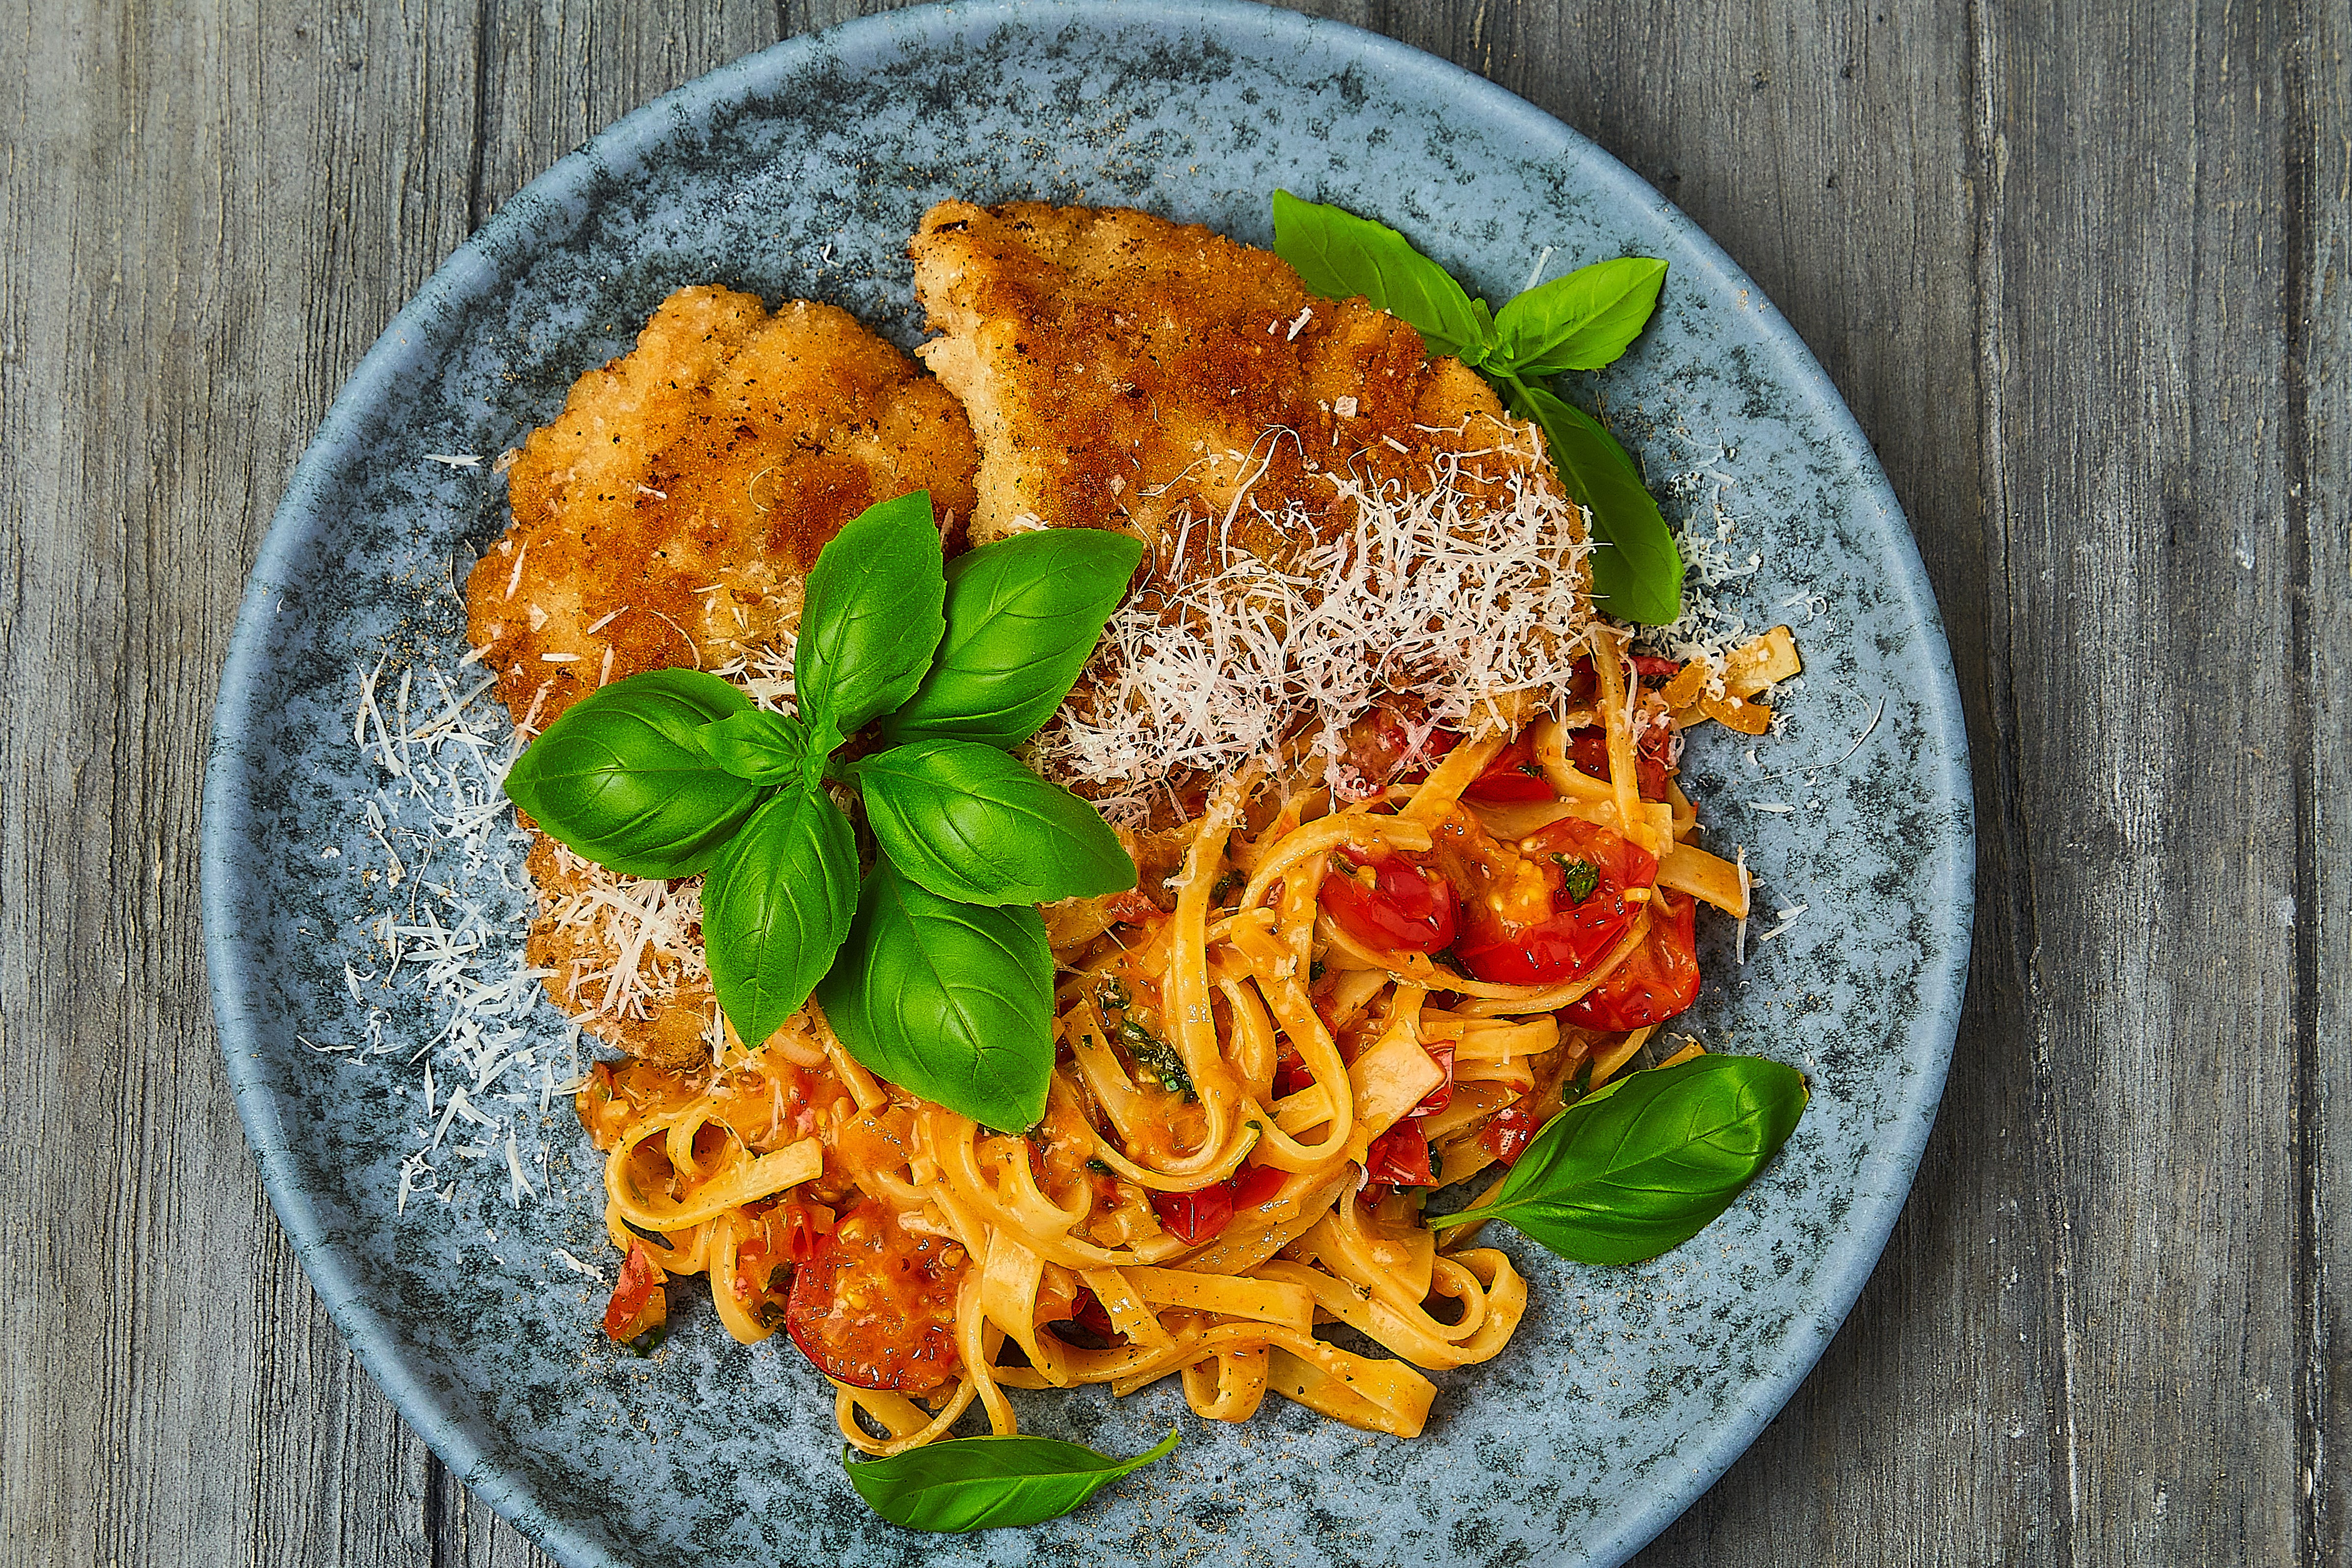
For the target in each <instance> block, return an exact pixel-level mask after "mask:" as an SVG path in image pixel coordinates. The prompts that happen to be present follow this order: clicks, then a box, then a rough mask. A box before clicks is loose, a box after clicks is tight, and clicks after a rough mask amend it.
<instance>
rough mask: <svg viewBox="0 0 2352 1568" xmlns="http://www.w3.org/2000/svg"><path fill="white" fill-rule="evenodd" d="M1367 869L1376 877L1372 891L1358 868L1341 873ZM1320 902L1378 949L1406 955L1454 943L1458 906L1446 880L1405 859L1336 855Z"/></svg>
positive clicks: (1353, 933) (1357, 936)
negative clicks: (1362, 858) (1343, 868)
mask: <svg viewBox="0 0 2352 1568" xmlns="http://www.w3.org/2000/svg"><path fill="white" fill-rule="evenodd" d="M1367 865H1369V866H1370V868H1371V873H1372V885H1371V886H1370V887H1369V888H1367V887H1366V886H1364V884H1363V883H1362V882H1361V881H1360V880H1359V877H1360V870H1359V871H1356V872H1355V873H1354V874H1343V873H1342V871H1341V869H1340V868H1341V867H1352V868H1361V867H1364V866H1367ZM1319 899H1320V901H1321V903H1322V905H1323V907H1324V909H1326V910H1328V911H1329V912H1330V915H1331V918H1332V919H1333V920H1335V921H1339V928H1340V929H1341V930H1342V931H1346V932H1347V933H1348V934H1349V936H1351V937H1354V938H1355V939H1356V940H1357V941H1358V942H1362V943H1363V944H1364V945H1365V946H1367V947H1370V948H1372V949H1375V950H1377V951H1381V952H1391V951H1393V952H1440V951H1442V950H1443V949H1444V948H1445V947H1447V946H1449V945H1451V944H1452V942H1453V941H1454V913H1455V910H1456V908H1457V906H1458V904H1459V902H1460V900H1457V899H1456V898H1455V897H1454V889H1453V888H1452V887H1451V886H1450V885H1449V884H1448V883H1447V882H1446V880H1445V879H1444V878H1443V877H1441V876H1439V875H1438V874H1437V873H1436V872H1434V871H1431V870H1428V869H1425V868H1423V867H1420V866H1416V865H1414V864H1413V863H1412V861H1411V860H1409V859H1407V858H1405V857H1403V856H1402V855H1383V856H1381V857H1380V858H1378V859H1375V860H1370V861H1364V860H1359V859H1357V858H1355V857H1353V856H1351V855H1347V854H1342V855H1340V856H1339V857H1337V858H1336V863H1335V864H1334V865H1333V867H1332V868H1331V870H1330V872H1329V874H1328V875H1327V876H1325V878H1324V879H1323V890H1322V892H1321V894H1320V895H1319Z"/></svg>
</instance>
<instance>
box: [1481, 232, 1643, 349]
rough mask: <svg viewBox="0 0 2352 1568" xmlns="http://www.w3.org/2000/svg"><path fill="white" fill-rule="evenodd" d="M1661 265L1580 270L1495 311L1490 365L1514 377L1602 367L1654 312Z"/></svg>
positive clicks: (1629, 259) (1620, 262) (1626, 263)
mask: <svg viewBox="0 0 2352 1568" xmlns="http://www.w3.org/2000/svg"><path fill="white" fill-rule="evenodd" d="M1665 281H1666V264H1665V263H1664V262H1663V261H1658V260H1654V259H1653V258H1649V257H1646V256H1626V257H1620V258H1617V259H1616V260H1614V261H1596V262H1594V263H1593V264H1592V265H1591V266H1590V267H1580V268H1577V269H1576V270H1575V271H1573V272H1571V273H1570V274H1569V275H1568V276H1567V277H1565V278H1555V279H1552V280H1551V281H1550V282H1549V283H1546V284H1543V285H1542V286H1540V287H1539V288H1535V289H1528V291H1527V292H1526V293H1524V294H1515V295H1513V296H1512V297H1511V298H1510V299H1508V300H1505V301H1504V303H1503V308H1502V309H1501V310H1497V311H1496V312H1495V333H1496V337H1498V338H1499V339H1500V340H1501V342H1502V347H1501V348H1500V349H1499V350H1497V351H1496V354H1495V357H1494V361H1493V368H1495V369H1496V370H1504V371H1508V372H1509V373H1510V374H1513V375H1525V376H1534V375H1557V374H1559V373H1560V372H1561V371H1564V370H1599V369H1600V368H1601V366H1602V365H1604V364H1607V363H1611V362H1612V361H1613V360H1614V359H1616V358H1617V356H1618V355H1620V354H1622V353H1624V352H1625V349H1626V346H1627V345H1628V344H1630V343H1632V342H1633V339H1634V338H1635V337H1636V336H1637V335H1638V334H1639V333H1640V332H1641V331H1642V329H1643V326H1645V325H1646V324H1648V322H1649V320H1650V313H1651V312H1652V311H1653V310H1656V309H1657V308H1658V290H1659V289H1661V288H1663V287H1664V285H1665Z"/></svg>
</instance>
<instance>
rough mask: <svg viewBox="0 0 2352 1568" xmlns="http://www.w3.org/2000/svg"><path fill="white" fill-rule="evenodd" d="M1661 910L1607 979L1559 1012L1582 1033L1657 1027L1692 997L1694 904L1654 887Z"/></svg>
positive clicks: (1695, 969)
mask: <svg viewBox="0 0 2352 1568" xmlns="http://www.w3.org/2000/svg"><path fill="white" fill-rule="evenodd" d="M1657 896H1658V898H1659V899H1660V900H1663V902H1664V908H1663V909H1660V910H1654V912H1653V913H1652V914H1651V917H1650V934H1649V935H1648V936H1647V937H1645V938H1644V939H1643V942H1642V945H1641V946H1639V947H1637V948H1635V949H1634V950H1633V956H1632V957H1630V958H1628V959H1626V960H1625V962H1624V963H1622V964H1619V965H1618V966H1617V968H1616V970H1615V971H1614V972H1613V973H1611V974H1610V976H1609V978H1608V979H1606V980H1604V981H1602V982H1601V984H1598V985H1596V986H1594V987H1593V988H1592V989H1591V991H1588V992H1586V993H1585V994H1584V995H1583V996H1581V997H1580V998H1579V999H1578V1000H1576V1001H1575V1002H1574V1003H1571V1004H1570V1005H1569V1006H1568V1007H1566V1008H1564V1009H1563V1010H1562V1011H1561V1014H1560V1016H1562V1017H1564V1018H1566V1019H1567V1020H1568V1021H1569V1022H1570V1023H1572V1024H1581V1025H1582V1026H1584V1027H1586V1028H1588V1029H1641V1028H1646V1027H1648V1026H1651V1025H1653V1024H1663V1023H1664V1022H1665V1021H1666V1020H1667V1019H1669V1018H1671V1017H1673V1016H1675V1014H1677V1013H1679V1012H1681V1011H1682V1010H1683V1009H1684V1008H1685V1007H1687V1006H1689V1005H1691V1004H1692V1003H1693V1002H1695V1001H1696V1000H1697V999H1698V956H1697V944H1696V942H1695V941H1694V940H1693V938H1692V934H1691V926H1692V923H1693V921H1694V918H1695V917H1696V915H1697V913H1698V904H1697V901H1696V900H1692V899H1685V898H1682V897H1680V896H1678V895H1676V894H1675V893H1673V892H1670V891H1668V890H1667V889H1664V888H1661V889H1658V895H1657Z"/></svg>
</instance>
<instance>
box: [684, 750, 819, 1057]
mask: <svg viewBox="0 0 2352 1568" xmlns="http://www.w3.org/2000/svg"><path fill="white" fill-rule="evenodd" d="M856 910H857V840H856V837H855V836H854V835H853V834H852V833H851V832H850V829H849V818H847V817H846V816H843V815H842V814H841V808H840V807H839V806H837V805H834V804H833V798H832V797H831V796H830V795H826V794H825V793H824V787H823V786H822V785H820V784H816V783H814V781H810V780H805V779H803V780H798V781H795V782H794V783H793V784H787V785H785V786H784V787H783V788H782V789H780V790H778V791H777V792H776V793H775V794H774V795H772V796H770V797H769V799H768V801H767V803H766V804H765V805H761V807H760V809H759V810H757V811H755V812H753V813H752V814H751V821H750V822H748V823H746V824H745V825H744V826H743V831H742V832H740V833H739V834H737V835H736V836H735V837H734V838H733V839H732V840H730V842H729V843H728V845H727V847H726V848H724V849H722V850H721V851H720V852H719V858H718V859H717V861H715V862H714V863H713V864H712V865H711V868H710V875H709V877H707V878H705V879H703V883H702V944H703V950H704V952H705V954H706V956H707V957H708V959H709V963H710V984H711V988H712V989H713V990H714V991H716V992H717V993H718V994H719V1006H720V1007H722V1008H724V1009H725V1010H726V1013H727V1021H728V1022H729V1023H730V1024H732V1025H734V1026H735V1033H736V1036H737V1037H738V1038H740V1039H741V1040H742V1042H743V1044H744V1045H746V1046H748V1047H751V1048H752V1049H754V1050H757V1049H758V1048H759V1047H761V1046H762V1045H764V1044H766V1043H767V1039H768V1037H769V1036H771V1035H772V1034H774V1033H775V1032H776V1028H777V1026H779V1025H781V1024H782V1023H783V1021H784V1020H785V1019H787V1018H789V1017H791V1016H793V1013H794V1012H795V1011H796V1010H797V1009H798V1008H799V1007H800V1005H801V1004H802V1003H803V1002H805V1001H807V1000H808V994H809V992H810V991H811V990H812V989H813V988H814V986H815V984H816V983H817V979H818V977H819V976H820V975H822V974H824V972H825V970H826V969H827V968H829V967H830V966H831V965H832V963H833V959H834V954H835V952H838V951H839V950H840V947H841V942H842V939H843V938H844V937H845V936H847V935H848V934H849V924H850V921H851V919H852V917H854V916H855V915H856Z"/></svg>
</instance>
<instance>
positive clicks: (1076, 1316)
mask: <svg viewBox="0 0 2352 1568" xmlns="http://www.w3.org/2000/svg"><path fill="white" fill-rule="evenodd" d="M1070 1321H1072V1322H1074V1323H1076V1324H1077V1325H1078V1327H1080V1328H1082V1329H1084V1330H1086V1331H1087V1332H1088V1333H1090V1334H1093V1335H1095V1336H1096V1337H1097V1338H1098V1339H1105V1340H1116V1339H1118V1337H1119V1336H1118V1325H1117V1324H1116V1323H1113V1322H1112V1321H1110V1313H1109V1312H1108V1310H1106V1309H1105V1308H1104V1306H1103V1304H1102V1300H1101V1298H1099V1297H1097V1295H1096V1294H1095V1293H1094V1292H1093V1291H1092V1290H1089V1289H1087V1288H1086V1287H1085V1286H1083V1285H1081V1286H1079V1287H1078V1296H1077V1300H1076V1301H1073V1302H1072V1303H1071V1304H1070Z"/></svg>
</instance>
